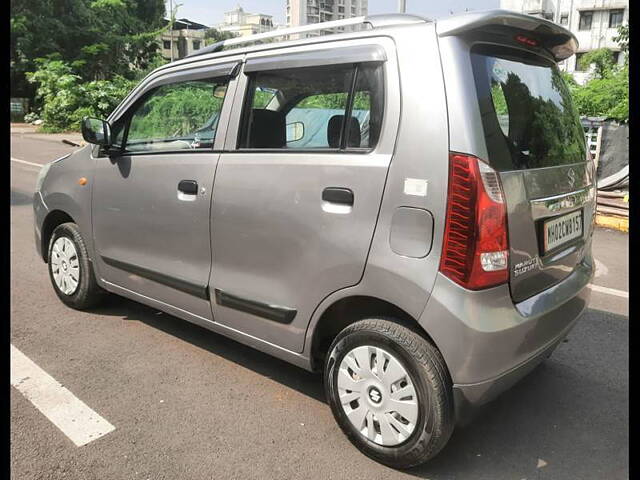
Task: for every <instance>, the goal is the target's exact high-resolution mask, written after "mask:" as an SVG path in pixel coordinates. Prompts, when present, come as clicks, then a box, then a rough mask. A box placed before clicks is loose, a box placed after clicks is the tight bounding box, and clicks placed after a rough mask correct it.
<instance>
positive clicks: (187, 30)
mask: <svg viewBox="0 0 640 480" xmlns="http://www.w3.org/2000/svg"><path fill="white" fill-rule="evenodd" d="M168 23H169V20H168V19H166V18H165V19H164V24H165V25H167V24H168ZM208 28H209V27H207V26H206V25H202V24H201V23H196V22H192V21H191V20H187V19H186V18H180V19H178V20H176V21H175V22H174V24H173V31H167V32H163V33H162V34H161V35H160V38H159V39H158V40H159V41H160V51H161V53H162V56H163V57H164V58H165V59H166V60H170V61H172V60H178V59H180V58H184V57H186V56H187V55H190V54H191V53H193V52H195V51H196V50H200V49H201V48H202V47H204V34H205V32H206V31H207V29H208ZM172 50H173V52H172Z"/></svg>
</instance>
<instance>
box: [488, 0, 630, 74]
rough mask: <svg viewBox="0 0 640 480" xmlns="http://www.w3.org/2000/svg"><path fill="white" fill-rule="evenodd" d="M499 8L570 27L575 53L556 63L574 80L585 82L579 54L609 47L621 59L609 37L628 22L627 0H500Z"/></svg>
mask: <svg viewBox="0 0 640 480" xmlns="http://www.w3.org/2000/svg"><path fill="white" fill-rule="evenodd" d="M500 6H501V8H505V9H508V10H515V11H517V12H521V13H526V14H529V15H535V16H538V17H541V18H545V19H547V20H551V21H552V22H555V23H557V24H560V25H562V26H564V27H566V28H567V29H569V30H571V32H573V34H574V35H575V36H576V38H577V39H578V44H579V46H578V52H577V53H576V55H574V56H572V57H571V58H568V59H567V60H565V61H563V62H562V63H561V64H560V68H561V69H563V70H565V71H568V72H571V73H573V75H574V77H575V79H576V81H578V82H579V83H583V82H585V81H586V80H587V79H588V77H589V72H586V71H582V68H581V67H580V65H579V60H580V57H582V56H583V55H584V54H585V53H587V52H589V51H591V50H596V49H598V48H609V49H611V50H613V52H614V56H615V59H616V61H617V62H618V63H623V62H624V58H623V55H621V53H620V46H619V45H618V44H617V43H616V42H615V40H614V39H613V38H614V37H615V36H617V34H618V26H619V25H624V24H627V23H628V22H629V0H501V1H500Z"/></svg>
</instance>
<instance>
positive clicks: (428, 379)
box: [324, 319, 454, 468]
mask: <svg viewBox="0 0 640 480" xmlns="http://www.w3.org/2000/svg"><path fill="white" fill-rule="evenodd" d="M324 382H325V391H326V394H327V398H328V400H329V403H330V405H331V410H332V412H333V415H334V417H335V418H336V421H337V422H338V424H339V425H340V428H341V429H342V430H343V432H344V433H345V434H346V435H347V437H348V438H349V440H350V441H351V442H352V443H353V444H354V445H355V446H356V447H357V448H358V449H359V450H361V451H362V452H363V453H364V454H366V455H368V456H369V457H371V458H373V459H375V460H377V461H379V462H381V463H384V464H386V465H389V466H391V467H395V468H409V467H412V466H415V465H419V464H421V463H424V462H426V461H428V460H429V459H431V458H433V457H434V456H435V455H436V454H437V453H438V452H439V451H440V450H441V449H442V448H443V447H444V445H445V444H446V443H447V441H448V440H449V437H450V436H451V433H452V432H453V427H454V416H453V400H452V386H451V380H450V378H449V374H448V371H447V369H446V366H445V363H444V360H443V358H442V356H441V354H440V352H439V351H438V350H437V349H436V348H435V347H434V346H433V345H432V344H431V343H429V342H428V341H427V340H426V339H425V338H423V337H422V336H420V335H419V334H417V333H415V332H413V331H411V330H409V329H408V328H405V327H403V326H401V325H398V324H397V323H394V322H392V321H389V320H382V319H368V320H362V321H359V322H356V323H354V324H352V325H350V326H348V327H347V328H345V329H344V330H343V331H342V332H340V333H339V334H338V336H337V337H336V339H335V340H334V341H333V344H332V345H331V348H330V353H329V355H328V356H327V361H326V364H325V372H324Z"/></svg>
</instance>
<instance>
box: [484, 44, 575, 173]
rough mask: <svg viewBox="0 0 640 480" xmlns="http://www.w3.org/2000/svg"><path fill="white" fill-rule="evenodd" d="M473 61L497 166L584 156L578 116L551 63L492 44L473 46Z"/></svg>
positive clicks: (547, 162) (527, 165)
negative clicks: (491, 45)
mask: <svg viewBox="0 0 640 480" xmlns="http://www.w3.org/2000/svg"><path fill="white" fill-rule="evenodd" d="M514 52H515V54H514ZM471 62H472V66H473V74H474V79H475V84H476V89H477V92H478V101H479V106H480V114H481V116H482V126H483V129H484V134H485V139H486V144H487V150H488V153H489V162H490V163H491V165H492V166H493V168H495V169H496V170H500V171H506V170H523V169H530V168H542V167H553V166H557V165H567V164H572V163H579V162H584V161H586V146H585V139H584V133H583V130H582V126H581V124H580V119H579V117H578V115H577V113H576V110H575V108H574V106H573V102H572V99H571V93H570V92H569V89H568V88H567V86H566V84H565V82H564V80H563V78H562V75H561V74H560V71H559V70H558V68H557V66H556V65H555V64H554V63H553V62H551V61H546V60H544V59H542V58H541V57H538V56H537V55H533V54H531V55H529V54H526V53H523V52H521V51H519V50H512V49H507V48H502V47H489V46H482V47H476V48H475V49H472V52H471Z"/></svg>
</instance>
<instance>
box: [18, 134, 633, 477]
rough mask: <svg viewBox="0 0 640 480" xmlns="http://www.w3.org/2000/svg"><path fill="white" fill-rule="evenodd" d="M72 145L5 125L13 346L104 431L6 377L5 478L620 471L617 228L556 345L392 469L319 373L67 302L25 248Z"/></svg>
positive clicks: (128, 313)
mask: <svg viewBox="0 0 640 480" xmlns="http://www.w3.org/2000/svg"><path fill="white" fill-rule="evenodd" d="M71 150H73V147H71V146H68V145H65V144H63V143H62V142H60V141H59V139H56V140H52V139H49V138H47V137H46V136H42V135H40V136H38V135H34V134H26V133H20V132H13V133H12V136H11V344H12V346H13V347H15V348H16V349H17V350H18V351H19V352H20V353H21V354H23V355H24V356H25V357H26V358H28V359H29V360H30V361H31V362H33V364H35V365H37V366H38V367H39V368H40V369H42V371H43V372H46V374H48V375H49V376H51V377H52V378H53V379H55V381H57V382H59V383H60V384H61V385H62V387H63V388H64V389H66V390H67V391H68V392H70V393H71V394H72V395H73V397H74V398H77V399H79V400H80V401H81V402H82V403H83V404H84V405H86V406H87V407H88V408H90V409H91V410H92V411H93V412H95V414H96V415H98V416H99V417H100V418H102V419H103V420H105V421H106V422H108V424H110V425H111V426H112V427H113V429H112V430H110V431H108V432H107V433H104V434H101V435H99V438H96V439H95V440H92V441H89V442H87V443H86V444H83V445H81V446H77V445H76V443H75V442H74V439H73V438H72V437H70V436H69V435H67V434H65V433H64V432H63V430H61V429H59V428H58V427H56V426H55V425H54V423H52V421H51V420H50V418H49V415H47V414H46V413H44V412H43V411H42V408H41V409H39V408H36V406H35V405H34V402H33V401H30V400H29V399H28V397H29V394H25V393H24V391H22V390H20V389H19V388H18V387H16V388H12V389H11V399H10V401H11V469H12V474H13V476H14V478H16V479H21V480H27V479H59V478H65V479H101V480H103V479H153V480H155V479H172V480H173V479H185V480H188V479H221V478H224V479H227V478H232V479H235V478H237V479H253V478H255V479H258V478H260V479H263V478H274V479H297V478H300V479H302V478H304V479H307V478H308V479H314V478H318V479H320V478H322V479H346V478H348V479H360V478H362V479H368V480H373V479H387V478H389V479H390V478H393V479H402V478H413V477H417V478H425V479H432V480H444V479H456V480H457V479H474V480H480V479H491V480H501V479H517V480H519V479H603V478H606V479H626V478H628V477H629V473H628V460H629V452H628V440H629V428H628V418H629V417H628V409H629V398H628V397H629V370H628V354H629V336H628V334H629V310H628V293H627V292H628V273H629V272H628V248H629V245H628V236H627V235H626V234H623V233H619V232H615V231H610V230H605V229H598V230H597V231H596V233H595V240H594V255H595V258H596V262H597V272H596V277H595V278H594V280H593V284H594V287H593V295H592V301H591V305H590V308H589V310H588V311H587V312H586V313H585V314H584V315H583V317H582V319H581V321H580V322H579V323H578V324H577V326H576V327H575V328H574V330H573V331H572V333H571V334H570V337H569V340H568V342H566V343H563V344H562V345H561V346H560V347H559V348H558V350H557V351H556V352H555V353H554V355H553V356H552V357H551V358H550V359H549V360H547V361H546V362H545V363H544V364H543V365H541V366H540V367H539V368H538V369H536V370H535V371H534V372H533V373H532V374H531V375H529V376H528V377H527V378H525V379H524V380H523V381H522V382H520V383H519V384H518V385H516V386H515V387H514V388H513V389H512V390H510V391H509V392H507V393H505V394H504V395H502V396H501V397H500V398H498V399H497V400H496V401H495V402H493V403H492V404H490V405H489V406H487V407H486V408H485V409H484V411H483V412H482V413H481V415H479V417H478V418H477V419H476V420H475V421H474V422H473V423H472V424H470V425H468V426H466V427H465V428H462V429H458V430H456V432H455V433H454V435H453V437H452V439H451V441H450V442H449V444H448V446H447V447H446V449H445V450H444V451H443V452H442V453H441V454H440V455H439V456H438V457H437V458H436V459H434V460H433V461H432V462H431V463H429V464H427V465H424V466H422V467H418V468H416V469H412V470H409V471H405V472H398V471H395V470H392V469H390V468H387V467H384V466H382V465H379V464H377V463H375V462H374V461H372V460H370V459H368V458H367V457H365V456H363V455H362V454H360V453H359V452H358V451H357V450H356V449H355V447H352V446H351V444H350V443H349V442H348V441H347V439H346V438H345V437H344V436H343V434H342V433H341V432H340V430H339V428H338V426H337V425H336V423H335V422H334V420H333V417H332V415H331V411H330V409H329V407H328V405H327V404H326V403H325V401H324V394H323V391H322V385H321V378H320V376H318V375H314V374H311V373H308V372H306V371H304V370H301V369H299V368H296V367H294V366H291V365H289V364H287V363H284V362H282V361H280V360H277V359H275V358H272V357H270V356H268V355H265V354H262V353H260V352H257V351H255V350H252V349H250V348H248V347H245V346H243V345H241V344H238V343H236V342H234V341H232V340H229V339H227V338H225V337H222V336H220V335H217V334H215V333H212V332H210V331H208V330H205V329H202V328H200V327H197V326H195V325H192V324H189V323H187V322H184V321H182V320H179V319H177V318H174V317H171V316H169V315H167V314H164V313H161V312H158V311H156V310H154V309H151V308H148V307H145V306H143V305H140V304H137V303H134V302H131V301H129V300H126V299H123V298H118V297H110V298H109V300H108V301H107V302H106V304H105V305H104V306H101V307H99V308H97V309H95V310H93V311H90V312H78V311H74V310H71V309H69V308H67V307H65V306H64V305H63V304H62V303H61V302H60V301H59V300H58V299H57V297H56V295H55V293H54V291H53V289H52V288H51V286H50V284H49V278H48V275H47V269H46V266H45V264H44V263H43V262H42V260H41V259H39V258H38V256H37V253H36V250H35V247H34V240H33V223H32V220H33V216H32V209H31V197H32V195H33V190H34V186H35V181H36V176H37V174H38V171H39V168H40V167H39V166H38V165H41V164H44V163H46V162H48V161H50V160H52V159H54V158H56V157H58V156H61V155H63V154H65V153H67V152H69V151H71ZM47 408H48V409H49V410H50V411H54V410H56V408H57V406H56V405H55V404H53V405H51V404H49V405H48V407H47ZM44 410H46V408H45V409H44ZM92 418H96V417H92Z"/></svg>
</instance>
